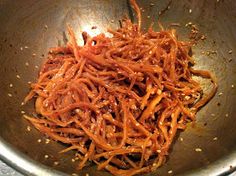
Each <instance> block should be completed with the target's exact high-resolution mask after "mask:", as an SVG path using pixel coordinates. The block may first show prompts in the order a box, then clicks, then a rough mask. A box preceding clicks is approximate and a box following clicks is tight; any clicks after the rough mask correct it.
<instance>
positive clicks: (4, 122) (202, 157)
mask: <svg viewBox="0 0 236 176" xmlns="http://www.w3.org/2000/svg"><path fill="white" fill-rule="evenodd" d="M137 1H138V3H139V4H140V5H141V7H142V9H143V10H142V11H143V28H146V29H147V28H148V26H149V25H150V24H151V22H153V21H154V22H155V21H156V20H157V17H158V13H159V12H160V11H161V10H162V9H164V8H166V6H167V5H168V2H169V1H167V0H158V1H157V0H137ZM189 9H192V12H191V14H190V13H189ZM125 15H128V16H129V17H130V18H131V19H133V15H132V13H131V11H130V7H129V6H128V3H127V0H119V1H114V0H80V1H78V0H67V1H65V0H50V1H49V0H44V1H38V0H24V1H14V0H0V22H1V24H3V25H1V26H0V65H1V67H0V75H2V77H1V78H0V79H1V84H0V93H1V101H0V112H1V116H0V136H1V138H0V156H1V158H2V159H3V160H4V161H6V162H7V163H9V164H10V165H12V166H13V167H17V168H18V169H20V170H21V171H24V173H34V174H37V173H38V171H45V169H46V171H47V174H48V173H50V174H53V173H54V172H55V170H59V171H63V172H64V173H68V174H71V173H74V172H76V171H75V170H74V168H75V166H76V162H75V163H73V162H71V158H72V156H73V155H74V153H73V152H71V153H70V152H69V153H66V154H58V151H60V150H61V149H63V148H64V146H63V145H61V144H58V143H56V142H50V143H49V144H45V139H44V137H43V136H42V135H41V134H40V133H39V132H37V131H36V130H35V129H33V128H31V130H30V131H27V126H29V125H30V124H29V123H28V122H27V121H26V120H24V119H22V117H21V115H22V114H21V111H25V112H29V113H31V112H33V108H32V106H33V104H28V105H26V106H21V102H22V100H23V98H24V96H25V95H26V93H27V91H28V83H27V82H29V81H31V82H32V81H33V80H34V79H35V78H36V75H37V72H38V67H39V66H40V65H41V63H42V62H43V56H42V54H44V55H45V53H46V52H47V49H48V48H49V47H52V46H55V45H57V44H58V43H60V44H63V40H64V38H65V33H66V27H67V25H68V24H69V25H71V26H72V27H73V29H74V31H75V32H76V34H77V37H78V38H79V34H80V32H81V31H83V30H86V31H87V32H89V33H90V34H93V35H95V34H96V33H98V32H106V30H107V28H116V27H118V26H119V20H120V19H121V18H122V17H124V16H125ZM160 19H161V21H162V23H163V25H164V26H168V24H170V23H179V24H180V26H178V27H176V29H177V32H178V34H179V37H180V38H181V39H187V34H188V32H189V29H188V28H187V27H185V24H187V23H189V22H192V23H193V24H196V25H197V26H198V27H199V29H200V31H201V32H203V33H204V34H206V36H207V39H206V40H204V41H201V42H199V44H198V45H196V46H194V48H193V52H194V53H193V54H194V58H195V60H196V62H197V65H196V67H200V68H202V69H209V70H210V71H212V72H213V73H215V74H216V76H217V78H218V81H219V85H220V87H219V93H220V92H223V94H222V95H221V96H218V95H216V96H215V97H214V99H213V100H212V101H211V102H210V103H209V104H208V105H207V106H206V107H204V108H203V109H202V110H201V111H200V112H199V113H198V116H197V125H199V126H200V127H201V130H198V129H199V128H191V127H190V128H188V129H187V130H186V131H185V132H184V133H181V134H180V135H179V137H180V138H181V139H183V141H180V140H178V138H176V140H175V144H174V145H173V147H172V150H171V152H170V158H169V159H168V161H167V163H166V164H165V165H164V166H163V167H161V168H160V169H159V170H158V171H156V172H155V173H152V174H149V175H156V174H158V175H166V173H167V172H168V171H169V170H173V173H174V174H175V175H178V174H179V175H184V174H185V175H212V176H213V175H214V176H215V175H220V174H223V173H228V172H231V171H232V170H234V169H235V166H236V156H235V152H236V143H235V138H236V128H235V126H236V121H235V114H236V109H235V105H234V104H235V101H236V88H232V86H231V85H232V84H234V85H236V76H235V74H236V72H235V70H236V59H235V58H236V42H235V41H236V35H235V29H236V3H235V1H234V0H228V1H219V2H217V1H212V0H198V1H194V0H182V1H178V0H172V3H171V5H170V7H169V9H168V10H167V11H166V12H165V13H164V14H163V15H162V16H161V18H160ZM45 26H47V27H45ZM92 26H97V29H91V27H92ZM154 28H155V29H158V26H157V25H156V24H155V25H154ZM63 35H64V36H63ZM26 46H27V47H26ZM230 50H232V53H229V51H230ZM207 51H217V53H215V54H210V55H207V54H204V52H205V53H207ZM26 63H27V64H26ZM26 65H28V66H26ZM17 75H19V78H17V77H16V76H17ZM10 84H12V86H11V87H10V86H9V85H10ZM8 94H11V95H12V96H11V97H9V96H8ZM219 103H220V104H219ZM211 114H214V116H212V115H211ZM226 114H227V117H226ZM215 137H217V140H213V139H214V138H215ZM180 138H179V139H180ZM3 139H4V140H5V141H7V143H8V144H6V143H5V142H4V141H3ZM38 139H41V141H42V142H41V143H38V142H37V140H38ZM195 148H201V149H202V152H195V150H194V149H195ZM16 149H17V150H18V151H19V152H16ZM44 155H48V156H49V157H48V158H47V159H45V158H44ZM26 156H27V157H26ZM29 158H31V159H32V160H29ZM55 161H59V163H60V164H59V165H57V166H54V165H53V163H54V162H55ZM39 163H41V164H43V165H46V166H49V168H50V169H49V168H47V167H46V168H45V167H44V166H43V165H40V164H39ZM230 166H231V167H230ZM54 169H55V170H54ZM80 173H81V174H84V175H85V173H89V174H90V176H93V175H98V176H104V175H109V174H107V173H106V172H103V171H99V172H98V171H97V170H96V167H95V166H94V165H89V166H88V167H86V168H85V169H84V170H83V171H81V172H80Z"/></svg>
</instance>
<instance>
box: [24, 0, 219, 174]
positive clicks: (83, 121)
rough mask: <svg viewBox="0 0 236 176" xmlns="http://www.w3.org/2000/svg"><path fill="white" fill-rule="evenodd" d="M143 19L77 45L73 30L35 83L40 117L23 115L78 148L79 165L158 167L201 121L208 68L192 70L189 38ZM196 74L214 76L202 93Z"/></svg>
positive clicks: (135, 170)
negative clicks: (180, 136) (182, 134)
mask: <svg viewBox="0 0 236 176" xmlns="http://www.w3.org/2000/svg"><path fill="white" fill-rule="evenodd" d="M130 2H131V4H132V5H133V7H134V9H135V11H136V12H137V17H138V23H137V24H133V23H132V22H131V21H130V20H129V19H125V20H123V22H122V27H121V28H119V29H117V30H109V31H108V32H110V33H111V34H112V37H106V36H105V35H104V34H100V35H97V36H95V37H90V36H89V35H88V34H87V33H86V32H83V33H82V35H83V39H84V45H83V46H79V45H78V44H77V42H76V38H75V34H74V32H73V31H72V29H71V28H69V29H68V31H69V37H70V38H69V42H68V43H67V45H66V46H64V47H55V48H51V49H50V52H49V54H48V56H47V59H46V62H45V63H44V64H43V65H42V67H41V70H40V73H39V77H38V79H37V82H36V83H33V84H32V85H31V92H30V93H29V94H28V96H27V97H26V98H25V101H26V102H27V101H29V100H30V99H32V98H33V97H34V98H35V109H36V112H37V114H38V116H37V117H29V116H25V117H26V118H27V119H28V120H29V121H30V122H32V124H33V125H34V126H35V127H36V128H37V129H38V130H39V131H40V132H42V133H44V134H46V135H47V136H48V137H50V138H52V139H54V140H56V141H60V142H62V143H65V144H68V145H69V147H68V148H66V149H65V150H63V151H62V152H67V151H69V150H76V151H77V152H78V154H79V155H78V156H79V158H80V160H79V161H78V169H82V168H83V167H84V166H86V163H87V161H93V162H94V163H96V164H97V166H98V170H101V169H105V170H107V171H109V172H110V173H112V174H114V175H119V176H120V175H124V176H130V175H135V174H139V173H147V172H152V171H154V170H156V169H157V168H158V167H160V166H161V165H162V164H163V163H164V162H165V158H166V156H167V155H168V150H169V148H170V146H171V143H172V141H173V139H174V137H175V135H176V132H177V130H178V129H180V130H184V129H185V128H186V124H187V123H188V122H191V121H194V120H195V115H196V113H197V111H198V110H199V108H201V107H202V106H203V105H205V104H206V103H207V102H208V101H209V100H210V99H211V98H212V97H213V96H214V94H215V92H216V89H217V84H216V79H215V78H214V76H213V75H212V74H211V73H210V72H209V71H203V70H194V69H193V68H192V66H193V64H194V62H193V60H192V57H191V55H190V54H189V53H190V49H191V45H192V44H191V42H184V41H179V40H178V38H177V37H176V32H175V30H164V29H163V28H162V30H161V31H159V32H155V31H153V29H152V28H149V29H148V31H147V32H144V31H141V13H140V9H139V7H138V5H137V4H136V2H135V1H134V0H131V1H130ZM193 75H197V76H200V77H203V78H206V79H210V80H211V81H212V84H213V86H212V90H211V91H210V93H209V94H205V93H203V90H202V87H201V85H200V83H199V82H197V81H195V80H194V79H193V78H192V76H193Z"/></svg>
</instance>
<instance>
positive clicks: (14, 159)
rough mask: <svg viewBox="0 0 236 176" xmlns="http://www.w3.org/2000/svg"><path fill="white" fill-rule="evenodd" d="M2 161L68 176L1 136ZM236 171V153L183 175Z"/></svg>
mask: <svg viewBox="0 0 236 176" xmlns="http://www.w3.org/2000/svg"><path fill="white" fill-rule="evenodd" d="M0 159H1V160H2V161H3V162H5V163H6V164H8V165H9V166H10V167H12V168H14V169H15V170H17V171H19V172H20V173H22V174H26V175H35V176H37V175H48V176H58V175H60V176H68V174H65V173H63V172H60V171H58V170H56V169H53V168H50V167H49V166H46V165H43V164H41V163H40V162H37V161H35V160H33V159H31V158H30V157H29V156H27V155H25V154H24V153H22V152H20V151H19V150H18V149H17V148H16V147H14V146H12V145H11V144H9V143H7V142H6V141H5V140H4V139H3V138H2V137H1V136H0ZM234 171H236V151H233V152H231V153H230V154H228V155H226V156H224V157H223V158H221V159H219V160H217V161H215V162H213V163H211V164H210V165H208V166H204V167H201V168H199V169H194V170H191V171H187V172H186V173H183V174H181V175H182V176H205V175H208V176H224V175H229V174H231V173H233V172H234Z"/></svg>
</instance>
